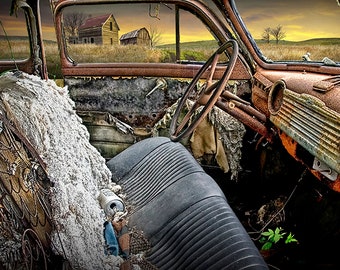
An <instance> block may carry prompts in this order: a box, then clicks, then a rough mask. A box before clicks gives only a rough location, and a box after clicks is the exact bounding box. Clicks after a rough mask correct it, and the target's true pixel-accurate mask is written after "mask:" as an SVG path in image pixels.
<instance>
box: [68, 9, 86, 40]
mask: <svg viewBox="0 0 340 270" xmlns="http://www.w3.org/2000/svg"><path fill="white" fill-rule="evenodd" d="M85 20H86V15H85V14H84V13H80V12H72V13H68V14H65V15H64V30H65V32H66V33H67V35H68V36H69V37H74V36H77V35H78V29H79V27H80V26H81V25H82V24H83V23H84V21H85Z"/></svg>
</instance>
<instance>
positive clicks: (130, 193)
mask: <svg viewBox="0 0 340 270" xmlns="http://www.w3.org/2000/svg"><path fill="white" fill-rule="evenodd" d="M107 165H108V167H109V168H110V170H111V171H112V174H113V181H115V182H117V183H119V184H120V185H122V187H123V191H124V193H125V194H126V196H127V197H126V198H127V200H128V201H129V203H132V205H133V206H134V207H133V211H132V212H131V213H130V215H129V226H131V227H136V228H137V229H138V230H141V231H143V233H144V235H145V237H146V238H147V239H148V241H149V242H150V244H151V249H150V251H149V252H148V254H147V257H146V259H147V260H148V261H149V262H151V263H152V264H153V265H155V266H156V267H157V268H159V269H176V270H177V269H237V270H239V269H268V267H267V265H266V263H265V262H264V260H263V258H262V256H261V255H260V253H259V251H258V249H257V248H256V246H255V245H254V243H253V242H252V240H251V239H250V237H249V236H248V234H247V232H246V231H245V229H244V228H243V226H242V225H241V223H240V221H239V220H238V218H237V217H236V215H235V213H234V212H233V210H232V209H231V208H230V206H229V204H228V202H227V200H226V198H225V196H224V194H223V192H222V190H221V189H220V188H219V186H218V185H217V184H216V182H215V181H214V180H213V179H212V178H211V177H210V176H209V175H208V174H206V173H205V172H204V170H203V169H202V167H201V166H200V165H199V164H198V163H197V161H196V160H195V159H194V158H193V156H192V155H191V154H190V153H189V152H188V151H187V150H186V149H185V147H184V146H183V145H181V144H180V143H174V142H171V141H170V140H169V139H168V138H160V137H156V138H150V139H146V140H143V141H141V142H138V143H136V144H134V145H132V146H131V147H129V148H128V149H127V150H125V151H123V152H122V153H120V154H119V155H117V156H116V157H114V158H113V159H111V160H110V161H109V162H108V163H107Z"/></svg>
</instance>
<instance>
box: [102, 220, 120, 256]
mask: <svg viewBox="0 0 340 270" xmlns="http://www.w3.org/2000/svg"><path fill="white" fill-rule="evenodd" d="M104 238H105V242H106V248H105V254H107V255H108V254H110V255H115V256H118V252H119V246H118V241H117V237H116V234H115V231H114V229H113V226H112V223H111V222H108V221H105V223H104Z"/></svg>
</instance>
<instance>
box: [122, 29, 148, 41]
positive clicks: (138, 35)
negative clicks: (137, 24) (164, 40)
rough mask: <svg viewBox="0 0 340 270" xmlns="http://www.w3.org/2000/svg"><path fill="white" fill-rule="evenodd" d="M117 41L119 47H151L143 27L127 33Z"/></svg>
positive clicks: (146, 31)
mask: <svg viewBox="0 0 340 270" xmlns="http://www.w3.org/2000/svg"><path fill="white" fill-rule="evenodd" d="M119 40H120V44H121V45H128V44H137V45H145V46H151V38H150V34H149V31H148V30H147V29H146V28H145V27H143V28H140V29H137V30H133V31H131V32H128V33H126V34H124V35H122V36H121V37H120V39H119Z"/></svg>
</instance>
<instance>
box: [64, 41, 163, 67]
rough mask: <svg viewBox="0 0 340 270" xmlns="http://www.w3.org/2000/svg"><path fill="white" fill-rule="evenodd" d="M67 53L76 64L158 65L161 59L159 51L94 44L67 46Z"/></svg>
mask: <svg viewBox="0 0 340 270" xmlns="http://www.w3.org/2000/svg"><path fill="white" fill-rule="evenodd" d="M68 52H69V54H70V56H71V58H72V59H73V60H75V61H76V62H78V63H84V62H90V63H109V62H138V63H159V62H161V59H162V52H161V50H159V49H153V48H147V47H145V46H138V45H126V46H120V45H118V46H101V45H94V44H76V45H69V46H68Z"/></svg>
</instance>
